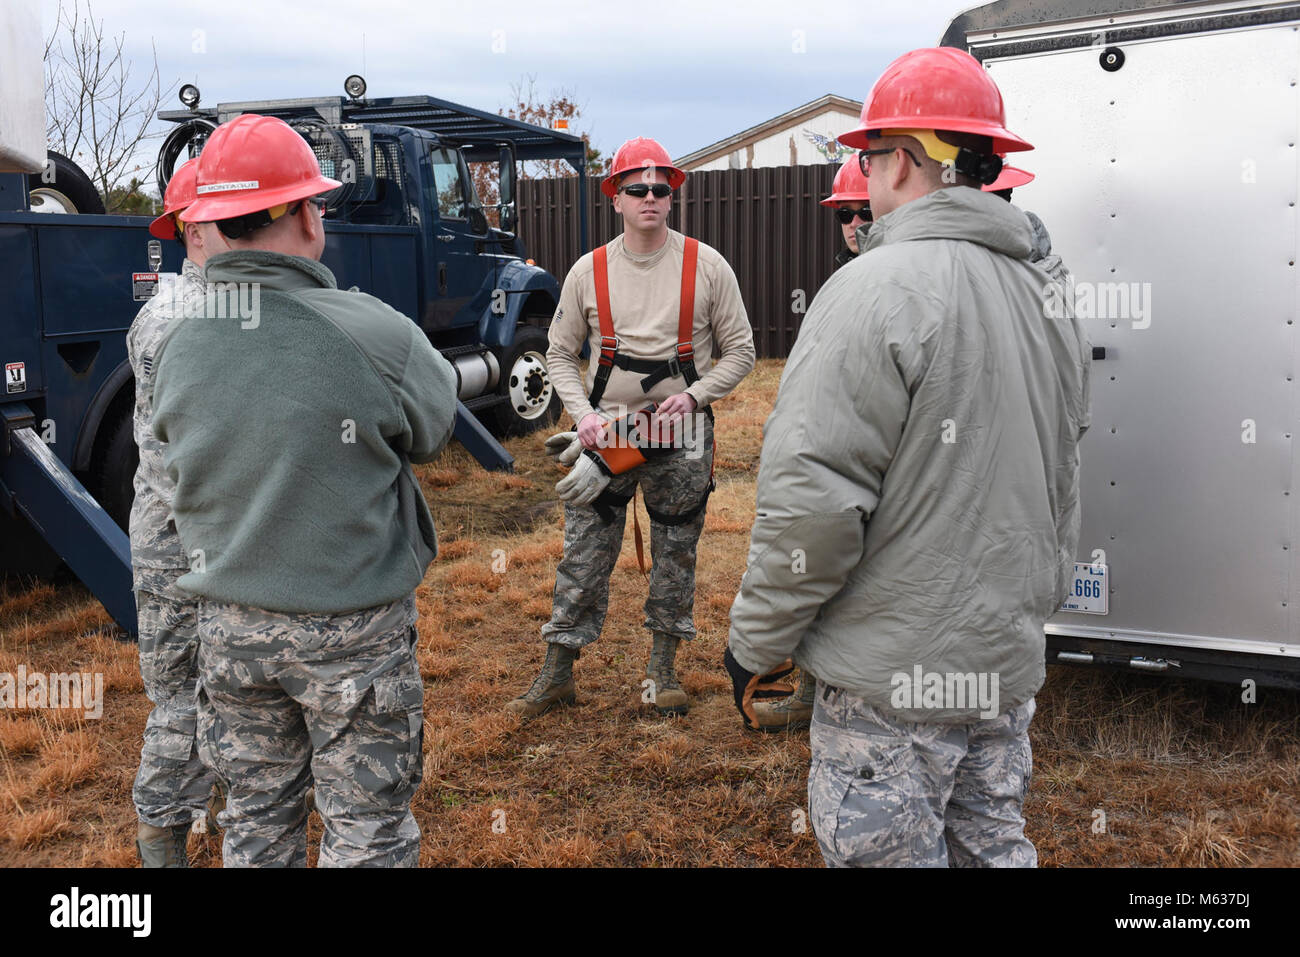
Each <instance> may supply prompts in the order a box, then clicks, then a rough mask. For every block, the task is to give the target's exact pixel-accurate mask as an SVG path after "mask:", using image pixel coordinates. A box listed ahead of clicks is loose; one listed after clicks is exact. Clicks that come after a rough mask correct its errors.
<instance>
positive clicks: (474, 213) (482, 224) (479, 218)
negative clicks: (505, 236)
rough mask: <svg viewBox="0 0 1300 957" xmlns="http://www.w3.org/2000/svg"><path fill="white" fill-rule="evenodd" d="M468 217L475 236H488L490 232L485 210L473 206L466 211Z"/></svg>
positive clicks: (470, 228)
mask: <svg viewBox="0 0 1300 957" xmlns="http://www.w3.org/2000/svg"><path fill="white" fill-rule="evenodd" d="M465 215H466V218H468V220H469V231H470V232H471V233H473V234H474V235H475V236H486V235H487V232H488V221H487V216H485V215H484V213H483V210H481V209H479V208H478V207H477V206H471V207H470V208H469V210H468V211H467V212H466V214H465Z"/></svg>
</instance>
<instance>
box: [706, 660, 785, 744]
mask: <svg viewBox="0 0 1300 957" xmlns="http://www.w3.org/2000/svg"><path fill="white" fill-rule="evenodd" d="M722 665H723V667H724V668H726V669H727V674H729V675H731V689H732V694H733V696H734V698H735V702H736V710H737V711H739V712H740V717H741V718H742V719H744V722H745V727H747V728H749V730H751V731H757V730H758V721H757V719H756V718H755V717H754V714H753V711H752V709H750V708H749V702H750V701H752V700H753V699H755V698H784V697H786V696H787V695H790V694H793V693H794V689H793V688H792V687H790V686H789V685H787V684H780V683H779V682H780V679H782V678H784V677H786V676H787V675H788V674H790V673H791V672H792V671H794V663H793V662H791V661H790V659H789V658H787V659H786V660H785V661H783V662H781V664H779V665H777V666H776V667H775V668H774V669H772V670H771V671H769V672H768V673H767V674H765V675H756V674H754V672H752V671H749V670H748V669H747V668H746V667H745V666H744V665H742V664H741V663H740V662H739V661H737V660H736V657H735V655H733V654H732V653H731V647H730V646H728V647H727V653H726V654H725V655H723V656H722Z"/></svg>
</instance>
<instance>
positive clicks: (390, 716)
mask: <svg viewBox="0 0 1300 957" xmlns="http://www.w3.org/2000/svg"><path fill="white" fill-rule="evenodd" d="M414 621H415V603H414V599H413V598H408V599H406V600H404V601H401V602H397V603H394V604H391V605H381V606H377V607H375V608H370V609H365V610H364V611H360V612H354V613H350V614H344V615H334V616H326V615H286V614H277V613H274V612H268V611H262V610H260V609H256V608H249V607H247V606H242V605H231V604H225V603H217V602H206V601H205V602H203V603H202V605H201V606H200V612H199V634H200V636H201V638H202V645H201V648H200V651H199V693H198V718H199V722H198V723H199V748H200V753H201V754H202V756H203V760H204V761H205V762H207V763H208V764H210V765H211V766H212V767H213V768H214V769H215V770H216V772H217V773H218V774H219V775H220V776H221V777H222V779H223V780H225V781H226V782H227V784H228V785H229V787H230V795H229V797H228V800H227V804H226V809H225V810H224V811H222V812H221V814H220V815H218V817H217V820H218V823H220V824H221V825H222V826H223V827H224V828H225V829H226V833H225V841H224V844H223V846H222V858H223V863H224V865H225V866H226V867H304V866H306V863H307V814H308V808H307V807H306V805H305V797H306V792H307V789H308V787H310V786H312V785H313V783H314V786H315V788H316V808H317V810H319V811H320V815H321V820H322V821H323V823H324V826H325V832H324V834H323V835H322V837H321V847H320V865H321V866H322V867H360V866H365V867H415V866H416V865H417V864H418V863H419V857H420V829H419V826H418V825H417V824H416V823H415V818H414V817H413V816H412V814H411V798H412V796H413V795H414V794H415V789H416V788H417V787H418V786H419V783H420V779H421V775H422V772H423V755H422V745H423V740H424V685H423V683H422V682H421V680H420V671H419V667H418V666H417V665H416V661H415V639H416V631H415V626H414Z"/></svg>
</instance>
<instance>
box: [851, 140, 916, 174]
mask: <svg viewBox="0 0 1300 957" xmlns="http://www.w3.org/2000/svg"><path fill="white" fill-rule="evenodd" d="M894 150H902V151H903V152H904V153H906V154H907V158H908V159H910V160H911V161H912V162H913V163H915V164H916V165H917V166H920V165H921V161H920V160H919V159H917V158H916V157H915V156H913V155H912V151H911V150H909V149H908V148H907V147H906V146H882V147H880V149H875V150H859V151H858V168H859V169H861V170H862V175H863V176H870V175H871V157H873V156H884V155H885V154H886V153H892V152H894Z"/></svg>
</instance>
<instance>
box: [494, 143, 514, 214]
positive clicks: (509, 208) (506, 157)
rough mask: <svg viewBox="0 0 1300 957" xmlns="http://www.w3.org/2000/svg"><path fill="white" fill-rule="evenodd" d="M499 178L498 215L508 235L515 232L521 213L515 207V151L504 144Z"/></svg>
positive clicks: (500, 155)
mask: <svg viewBox="0 0 1300 957" xmlns="http://www.w3.org/2000/svg"><path fill="white" fill-rule="evenodd" d="M497 163H498V171H499V175H498V177H497V196H498V201H497V215H498V219H499V221H500V223H501V228H502V229H503V230H505V231H506V232H508V233H512V232H514V231H515V226H516V225H518V223H519V211H518V209H517V208H516V207H515V177H516V172H515V151H514V148H513V147H512V146H510V145H509V144H503V145H502V146H501V147H500V151H499V153H498V161H497Z"/></svg>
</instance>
